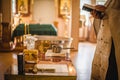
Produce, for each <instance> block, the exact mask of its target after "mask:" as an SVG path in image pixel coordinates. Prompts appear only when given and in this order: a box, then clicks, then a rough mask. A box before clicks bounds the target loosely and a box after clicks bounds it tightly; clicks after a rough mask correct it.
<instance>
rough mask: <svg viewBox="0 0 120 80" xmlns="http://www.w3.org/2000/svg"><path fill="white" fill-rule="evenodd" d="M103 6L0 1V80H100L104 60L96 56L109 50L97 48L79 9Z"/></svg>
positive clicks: (94, 1)
mask: <svg viewBox="0 0 120 80" xmlns="http://www.w3.org/2000/svg"><path fill="white" fill-rule="evenodd" d="M107 1H110V0H0V80H13V79H14V80H62V79H63V80H105V75H104V74H107V73H108V72H106V69H107V68H108V70H109V66H110V64H109V63H108V62H106V61H105V60H106V59H109V60H110V58H109V57H108V54H105V55H104V54H103V53H102V51H106V53H108V52H109V50H110V49H108V48H107V49H106V48H105V50H104V47H108V46H110V45H108V46H107V45H104V47H102V48H101V47H97V46H98V45H100V44H104V43H105V42H104V41H102V39H101V43H99V38H97V37H100V36H99V35H98V36H97V34H96V30H95V27H94V26H96V25H94V21H95V20H96V19H95V18H94V17H93V16H92V15H91V14H90V12H88V11H86V10H83V6H84V4H90V5H91V6H95V5H104V4H105V3H106V2H107ZM96 21H97V20H96ZM97 25H99V23H97ZM99 26H100V25H99ZM103 31H104V30H103ZM101 32H102V31H101ZM118 32H119V31H118ZM111 34H114V33H111ZM106 35H107V33H106ZM113 37H114V36H113ZM115 38H116V37H115ZM105 39H107V38H105ZM105 39H103V40H105ZM115 40H116V39H115ZM117 40H118V39H117ZM113 41H114V39H113ZM98 43H99V44H98ZM106 44H108V43H107V42H106ZM110 44H112V43H110ZM114 46H115V50H117V49H116V44H115V45H114ZM117 46H119V44H118V45H117ZM97 48H99V49H101V52H100V51H99V50H98V51H99V53H101V54H96V53H95V52H97ZM111 48H112V49H113V47H111ZM118 49H119V47H118ZM111 52H113V53H115V52H114V51H111ZM117 52H119V51H117ZM110 56H111V55H110ZM112 56H114V55H112ZM102 57H104V58H105V59H104V58H102ZM116 58H117V59H118V58H119V57H116ZM112 61H113V60H112ZM116 61H117V62H116V63H114V62H113V64H117V68H115V69H118V66H119V63H118V61H119V60H116ZM92 66H93V67H92ZM94 66H95V67H94ZM93 68H94V69H93ZM112 68H114V67H112ZM112 70H113V69H112ZM112 70H110V71H112ZM119 72H120V71H119V69H118V70H117V74H116V72H115V71H114V70H113V74H115V75H118V76H119ZM102 73H103V74H102ZM107 75H108V74H107ZM114 79H115V80H117V79H116V78H114Z"/></svg>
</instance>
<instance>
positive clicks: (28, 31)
mask: <svg viewBox="0 0 120 80" xmlns="http://www.w3.org/2000/svg"><path fill="white" fill-rule="evenodd" d="M27 29H28V34H29V32H30V31H29V25H28V26H27Z"/></svg>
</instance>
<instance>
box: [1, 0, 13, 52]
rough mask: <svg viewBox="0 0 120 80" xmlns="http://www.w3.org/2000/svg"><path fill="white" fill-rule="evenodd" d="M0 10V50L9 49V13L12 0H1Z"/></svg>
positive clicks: (10, 12)
mask: <svg viewBox="0 0 120 80" xmlns="http://www.w3.org/2000/svg"><path fill="white" fill-rule="evenodd" d="M0 3H1V5H0V7H1V8H0V11H1V13H2V23H1V24H2V41H1V42H2V43H1V45H0V50H2V51H8V50H10V41H11V26H10V25H11V15H12V8H11V7H12V0H1V1H0Z"/></svg>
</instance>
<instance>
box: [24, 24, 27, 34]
mask: <svg viewBox="0 0 120 80" xmlns="http://www.w3.org/2000/svg"><path fill="white" fill-rule="evenodd" d="M26 27H27V25H26V24H25V26H24V33H25V34H26Z"/></svg>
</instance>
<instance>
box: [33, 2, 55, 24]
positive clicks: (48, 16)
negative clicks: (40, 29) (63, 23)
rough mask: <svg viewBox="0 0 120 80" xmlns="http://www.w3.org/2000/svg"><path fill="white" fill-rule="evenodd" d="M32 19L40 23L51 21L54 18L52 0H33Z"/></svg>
mask: <svg viewBox="0 0 120 80" xmlns="http://www.w3.org/2000/svg"><path fill="white" fill-rule="evenodd" d="M33 19H34V20H36V21H39V22H40V23H41V24H49V23H53V21H54V20H55V3H54V0H34V6H33Z"/></svg>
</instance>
